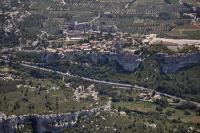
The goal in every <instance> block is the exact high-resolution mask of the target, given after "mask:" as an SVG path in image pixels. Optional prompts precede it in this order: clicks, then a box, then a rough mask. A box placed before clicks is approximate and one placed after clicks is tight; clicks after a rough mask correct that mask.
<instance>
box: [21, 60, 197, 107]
mask: <svg viewBox="0 0 200 133" xmlns="http://www.w3.org/2000/svg"><path fill="white" fill-rule="evenodd" d="M20 65H21V66H23V67H27V68H32V69H36V70H40V71H45V72H51V73H57V74H59V75H62V76H68V77H71V78H78V79H82V80H85V81H90V82H94V83H100V84H106V85H113V86H118V87H121V88H122V89H136V90H144V91H152V89H149V88H145V87H141V86H138V85H131V84H122V83H117V82H108V81H103V80H97V79H91V78H87V77H81V76H78V75H73V74H70V73H69V72H67V73H64V72H60V71H54V70H52V69H48V68H43V67H38V66H33V65H31V64H28V62H26V63H25V62H22V63H20ZM154 91H155V90H154ZM155 92H156V93H157V94H160V95H163V96H166V97H169V98H173V99H179V100H180V102H186V101H188V100H185V99H183V98H180V97H177V96H173V95H169V94H166V93H162V92H158V91H155ZM189 102H191V103H193V104H195V105H196V106H197V107H200V103H198V102H194V101H189Z"/></svg>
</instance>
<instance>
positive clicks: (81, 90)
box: [74, 84, 98, 102]
mask: <svg viewBox="0 0 200 133" xmlns="http://www.w3.org/2000/svg"><path fill="white" fill-rule="evenodd" d="M89 96H90V97H92V99H93V100H95V101H97V100H98V92H97V91H96V90H95V86H94V85H93V84H92V85H90V86H88V87H86V88H85V86H79V87H77V88H75V89H74V99H75V100H76V101H78V102H79V101H80V100H81V99H82V98H83V99H85V98H87V97H89Z"/></svg>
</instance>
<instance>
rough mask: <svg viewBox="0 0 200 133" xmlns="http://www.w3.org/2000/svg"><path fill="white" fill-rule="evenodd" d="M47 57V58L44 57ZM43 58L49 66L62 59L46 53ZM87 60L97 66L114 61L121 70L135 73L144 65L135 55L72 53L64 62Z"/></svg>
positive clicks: (139, 57)
mask: <svg viewBox="0 0 200 133" xmlns="http://www.w3.org/2000/svg"><path fill="white" fill-rule="evenodd" d="M44 55H45V56H44ZM44 55H43V56H42V58H43V59H42V60H44V62H46V63H47V64H52V63H55V62H56V61H58V60H59V59H60V57H59V55H57V54H51V53H49V54H48V53H45V54H44ZM83 58H84V60H87V61H88V62H89V63H96V64H108V63H109V62H111V61H114V62H116V63H117V64H118V66H119V67H120V69H122V70H123V71H125V72H134V71H136V70H137V68H138V67H139V66H140V65H141V63H142V57H141V55H134V54H109V53H107V54H103V53H90V54H86V53H81V52H77V53H70V54H65V55H64V57H63V58H62V60H67V61H73V60H82V59H83Z"/></svg>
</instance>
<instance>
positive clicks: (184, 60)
mask: <svg viewBox="0 0 200 133" xmlns="http://www.w3.org/2000/svg"><path fill="white" fill-rule="evenodd" d="M157 59H158V62H159V63H160V66H161V72H163V73H175V72H177V71H179V70H182V69H186V68H190V67H193V66H195V65H200V53H192V54H186V55H179V56H174V55H167V54H159V55H158V58H157Z"/></svg>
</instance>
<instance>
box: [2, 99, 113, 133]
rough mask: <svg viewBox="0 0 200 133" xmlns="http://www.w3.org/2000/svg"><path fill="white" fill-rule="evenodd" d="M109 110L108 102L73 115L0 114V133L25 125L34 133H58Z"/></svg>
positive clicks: (13, 131)
mask: <svg viewBox="0 0 200 133" xmlns="http://www.w3.org/2000/svg"><path fill="white" fill-rule="evenodd" d="M109 109H110V101H109V102H108V103H107V104H106V105H104V106H101V107H97V108H93V109H91V110H82V111H78V112H74V113H60V114H49V115H38V114H27V115H21V116H15V115H12V116H9V117H7V116H6V115H5V114H3V113H0V133H15V132H16V130H17V129H22V128H23V127H24V125H26V124H32V128H33V131H34V133H44V132H51V133H60V132H61V131H63V130H64V129H66V128H68V127H70V126H73V125H74V124H76V122H77V120H78V118H79V117H90V116H91V115H93V114H94V113H96V112H99V111H102V110H109Z"/></svg>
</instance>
